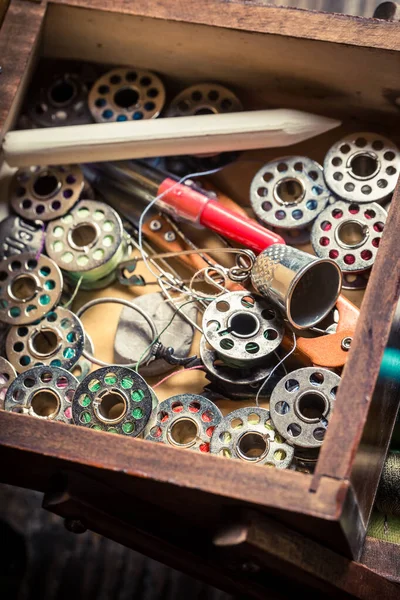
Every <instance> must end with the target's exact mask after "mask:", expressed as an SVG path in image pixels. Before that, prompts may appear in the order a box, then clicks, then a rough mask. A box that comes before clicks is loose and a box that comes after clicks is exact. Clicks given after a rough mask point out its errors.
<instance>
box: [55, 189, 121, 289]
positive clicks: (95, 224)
mask: <svg viewBox="0 0 400 600" xmlns="http://www.w3.org/2000/svg"><path fill="white" fill-rule="evenodd" d="M125 251H126V244H125V238H124V229H123V225H122V221H121V218H120V216H119V215H118V213H117V212H116V211H115V210H114V209H113V208H111V207H110V206H108V204H105V203H104V202H96V201H94V200H80V201H79V202H78V204H77V205H76V206H75V207H74V208H73V209H72V210H71V211H70V212H69V213H67V214H66V215H64V216H63V217H61V219H58V220H57V221H53V222H52V223H50V224H49V225H48V228H47V232H46V252H47V254H48V255H49V256H50V257H51V258H52V259H53V260H54V261H55V262H56V263H57V264H58V265H59V266H60V267H61V269H63V270H64V271H66V272H68V273H69V274H72V276H73V277H74V278H80V277H81V276H82V277H83V280H84V281H85V278H86V276H89V275H90V278H91V279H94V280H96V279H99V278H102V277H104V276H105V275H107V274H108V273H109V272H112V271H114V270H115V266H116V264H118V262H120V261H121V260H123V258H124V257H125ZM110 261H115V265H114V264H113V263H110ZM107 264H108V266H109V268H108V267H107V266H106V265H107ZM105 266H106V268H105Z"/></svg>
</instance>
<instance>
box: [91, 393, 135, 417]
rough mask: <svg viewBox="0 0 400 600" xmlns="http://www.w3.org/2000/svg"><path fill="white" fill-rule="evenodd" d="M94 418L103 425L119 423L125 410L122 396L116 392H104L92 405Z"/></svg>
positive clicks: (124, 401)
mask: <svg viewBox="0 0 400 600" xmlns="http://www.w3.org/2000/svg"><path fill="white" fill-rule="evenodd" d="M93 406H94V410H95V412H96V416H97V418H98V419H100V421H103V422H104V423H116V422H118V421H120V420H121V419H122V418H123V417H124V415H125V413H126V410H127V406H126V400H125V398H124V396H123V395H122V394H121V393H120V392H118V391H117V390H106V391H105V392H104V393H103V394H101V395H100V396H98V397H97V398H96V402H95V403H94V404H93Z"/></svg>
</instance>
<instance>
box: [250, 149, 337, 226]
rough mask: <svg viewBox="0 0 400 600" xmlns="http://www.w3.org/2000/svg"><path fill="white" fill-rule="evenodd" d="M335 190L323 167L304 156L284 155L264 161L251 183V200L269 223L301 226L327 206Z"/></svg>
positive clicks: (252, 204)
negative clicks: (330, 188)
mask: <svg viewBox="0 0 400 600" xmlns="http://www.w3.org/2000/svg"><path fill="white" fill-rule="evenodd" d="M330 196H331V193H330V191H329V189H328V188H327V186H326V184H325V181H324V176H323V170H322V167H321V165H319V164H318V163H317V162H316V161H315V160H311V158H307V157H304V156H284V157H282V158H278V159H276V160H274V161H271V162H269V163H267V164H266V165H264V166H263V167H262V168H261V169H260V170H259V171H258V173H256V175H255V176H254V178H253V180H252V182H251V186H250V203H251V207H252V209H253V210H254V212H255V214H256V216H257V218H258V219H259V220H260V221H261V222H262V223H264V224H265V225H267V226H268V227H281V228H283V229H301V228H303V227H307V226H308V225H310V223H312V222H313V221H314V220H315V218H316V217H317V216H318V214H319V213H320V212H321V211H322V210H323V209H324V208H325V206H326V205H327V204H328V202H329V199H330Z"/></svg>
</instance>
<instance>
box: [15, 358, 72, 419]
mask: <svg viewBox="0 0 400 600" xmlns="http://www.w3.org/2000/svg"><path fill="white" fill-rule="evenodd" d="M77 386H78V381H77V380H76V378H75V377H74V376H73V375H72V374H71V373H70V372H69V371H67V370H65V369H60V368H59V367H47V366H43V367H32V369H29V370H28V371H25V373H21V374H20V375H18V377H17V378H16V379H15V380H14V381H13V382H12V384H11V385H10V387H9V388H8V391H7V394H6V399H5V410H8V411H10V412H18V413H23V414H27V415H31V416H33V417H36V418H39V419H46V420H51V421H61V422H63V423H71V419H72V408H71V406H72V405H71V403H72V399H73V397H74V394H75V391H76V388H77Z"/></svg>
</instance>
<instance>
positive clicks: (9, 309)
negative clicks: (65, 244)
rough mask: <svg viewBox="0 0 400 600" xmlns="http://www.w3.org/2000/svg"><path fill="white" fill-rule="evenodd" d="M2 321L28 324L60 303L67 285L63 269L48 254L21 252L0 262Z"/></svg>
mask: <svg viewBox="0 0 400 600" xmlns="http://www.w3.org/2000/svg"><path fill="white" fill-rule="evenodd" d="M0 285H1V288H0V320H1V321H4V322H5V323H10V324H11V325H26V324H28V323H33V322H34V321H36V320H37V319H40V318H41V317H43V316H44V315H45V314H46V313H47V312H48V311H49V310H51V309H52V308H53V306H55V305H56V304H57V302H58V301H59V299H60V296H61V291H62V287H63V278H62V275H61V271H60V269H59V268H58V267H57V265H56V264H55V263H54V262H53V261H52V260H51V259H50V258H47V256H44V255H43V254H41V255H40V256H39V258H36V257H35V255H34V254H20V255H18V256H10V257H9V258H6V259H4V260H2V261H1V262H0Z"/></svg>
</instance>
